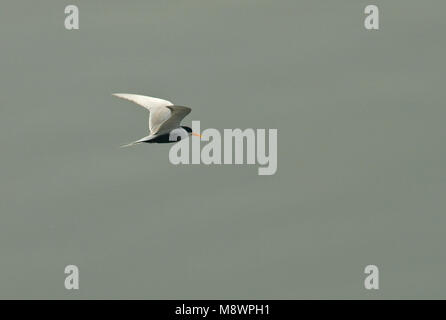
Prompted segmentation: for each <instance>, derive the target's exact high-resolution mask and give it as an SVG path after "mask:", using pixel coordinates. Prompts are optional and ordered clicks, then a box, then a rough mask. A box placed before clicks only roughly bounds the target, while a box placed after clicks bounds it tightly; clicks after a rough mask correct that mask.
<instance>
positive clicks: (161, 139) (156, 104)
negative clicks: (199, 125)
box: [113, 93, 201, 147]
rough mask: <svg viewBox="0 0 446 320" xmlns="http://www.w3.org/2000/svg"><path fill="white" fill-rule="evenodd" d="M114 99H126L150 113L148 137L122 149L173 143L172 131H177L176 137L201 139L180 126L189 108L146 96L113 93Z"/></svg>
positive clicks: (189, 129) (189, 110)
mask: <svg viewBox="0 0 446 320" xmlns="http://www.w3.org/2000/svg"><path fill="white" fill-rule="evenodd" d="M113 95H114V96H115V97H118V98H122V99H126V100H129V101H132V102H134V103H136V104H138V105H140V106H142V107H144V108H146V109H147V110H149V112H150V116H149V132H150V134H149V135H148V136H145V137H144V138H141V139H139V140H136V141H133V142H131V143H129V144H126V145H124V146H122V147H128V146H133V145H135V144H138V143H142V142H146V143H155V142H156V143H168V142H175V141H177V140H174V141H171V140H170V139H169V137H170V134H171V132H172V131H174V130H177V131H178V133H177V134H176V136H179V137H184V136H185V135H186V136H187V135H189V134H192V135H195V136H199V137H201V135H200V134H198V133H195V132H192V129H191V128H189V127H185V126H180V123H181V121H182V120H183V119H184V117H186V116H187V115H188V114H189V113H190V112H191V108H188V107H182V106H175V105H173V103H172V102H170V101H167V100H163V99H158V98H152V97H147V96H142V95H139V94H129V93H114V94H113Z"/></svg>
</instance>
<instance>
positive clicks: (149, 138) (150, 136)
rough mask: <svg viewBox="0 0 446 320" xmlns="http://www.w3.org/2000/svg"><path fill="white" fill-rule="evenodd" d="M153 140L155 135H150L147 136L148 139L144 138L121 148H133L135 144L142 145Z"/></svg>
mask: <svg viewBox="0 0 446 320" xmlns="http://www.w3.org/2000/svg"><path fill="white" fill-rule="evenodd" d="M153 138H154V135H148V136H146V137H144V138H141V139H139V140H136V141H133V142H130V143H128V144H125V145H123V146H121V147H120V148H125V147H131V146H134V145H135V144H139V143H142V142H146V141H150V140H152V139H153Z"/></svg>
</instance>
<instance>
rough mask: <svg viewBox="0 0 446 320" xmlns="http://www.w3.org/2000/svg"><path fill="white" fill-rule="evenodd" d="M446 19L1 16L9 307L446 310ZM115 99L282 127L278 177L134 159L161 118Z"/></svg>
mask: <svg viewBox="0 0 446 320" xmlns="http://www.w3.org/2000/svg"><path fill="white" fill-rule="evenodd" d="M68 4H75V5H78V6H79V10H80V29H79V30H74V31H67V30H65V28H64V19H65V14H64V8H65V6H66V5H68ZM368 4H376V5H378V7H379V9H380V30H379V31H367V30H365V28H364V18H365V14H364V8H365V6H366V5H368ZM445 11H446V3H445V2H444V1H434V0H429V1H420V0H404V1H403V0H398V1H396V0H393V1H383V0H368V1H362V0H361V1H354V0H336V1H322V0H318V1H316V0H290V1H285V0H280V1H266V0H265V1H260V0H242V1H241V0H237V1H236V0H224V1H204V0H201V1H197V0H188V1H166V0H163V1H117V0H114V1H74V0H73V1H22V0H14V1H13V0H3V1H2V5H1V8H0V41H1V53H0V70H1V73H0V148H1V151H0V152H1V158H0V159H1V162H0V163H1V164H0V298H8V299H9V298H25V299H35V298H57V299H77V298H93V299H97V298H124V299H130V298H136V299H162V298H178V299H181V298H188V299H192V298H208V299H214V298H233V299H239V298H272V299H276V298H281V299H301V298H322V299H330V298H339V299H347V298H354V299H372V298H446V294H445V285H446V281H445V274H444V271H445V269H446V256H445V250H444V248H445V240H446V235H445V232H444V229H445V224H446V217H445V207H446V200H445V199H446V196H445V195H446V174H445V169H446V151H445V137H446V129H445V126H444V123H445V117H446V111H445V98H446V94H445V92H446V90H445V88H444V85H445V80H446V77H445V71H446V68H445V56H446V43H445V36H444V33H445V20H444V12H445ZM113 92H128V93H139V94H146V95H150V96H155V97H160V98H166V99H169V100H172V101H174V102H175V103H177V104H180V105H186V106H189V107H191V108H192V113H191V114H190V115H189V116H188V117H187V118H186V121H185V122H184V123H185V124H186V125H187V124H190V122H191V120H200V121H201V127H202V129H205V128H217V129H224V128H277V129H278V132H279V138H278V171H277V174H276V175H274V176H258V175H257V167H256V166H246V165H238V166H235V165H234V166H232V165H227V166H223V165H221V166H216V165H214V166H205V165H193V166H192V165H190V166H174V165H172V164H170V163H169V161H168V152H169V148H170V146H168V145H138V146H136V147H133V148H126V149H120V148H119V146H120V145H122V144H124V143H128V142H130V141H133V140H135V139H137V138H140V137H142V136H144V135H146V133H147V121H148V113H147V112H146V111H145V110H144V109H142V108H140V107H138V106H137V105H134V104H131V103H130V102H126V101H122V100H119V99H117V98H114V97H112V96H111V93H113ZM235 115H237V116H235ZM68 264H75V265H77V266H78V267H79V269H80V289H79V290H78V291H67V290H65V288H64V279H65V274H64V268H65V266H66V265H68ZM368 264H375V265H377V266H378V267H379V269H380V290H378V291H367V290H365V289H364V285H363V281H364V278H365V274H364V267H365V266H366V265H368Z"/></svg>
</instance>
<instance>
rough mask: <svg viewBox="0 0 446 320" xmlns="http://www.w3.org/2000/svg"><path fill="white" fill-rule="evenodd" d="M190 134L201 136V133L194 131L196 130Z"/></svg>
mask: <svg viewBox="0 0 446 320" xmlns="http://www.w3.org/2000/svg"><path fill="white" fill-rule="evenodd" d="M192 135H194V136H196V137H200V138H201V134H199V133H196V132H192Z"/></svg>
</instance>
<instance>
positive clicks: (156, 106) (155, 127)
mask: <svg viewBox="0 0 446 320" xmlns="http://www.w3.org/2000/svg"><path fill="white" fill-rule="evenodd" d="M113 95H114V96H115V97H118V98H121V99H125V100H129V101H132V102H134V103H136V104H138V105H140V106H142V107H144V108H146V109H147V110H149V111H150V117H149V130H150V133H151V134H156V133H157V132H158V131H159V128H160V127H161V125H162V124H163V123H164V122H165V121H167V120H168V119H169V118H170V116H171V113H172V112H171V110H170V109H169V108H168V107H170V106H173V104H172V102H170V101H167V100H163V99H159V98H153V97H147V96H142V95H139V94H130V93H114V94H113Z"/></svg>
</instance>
